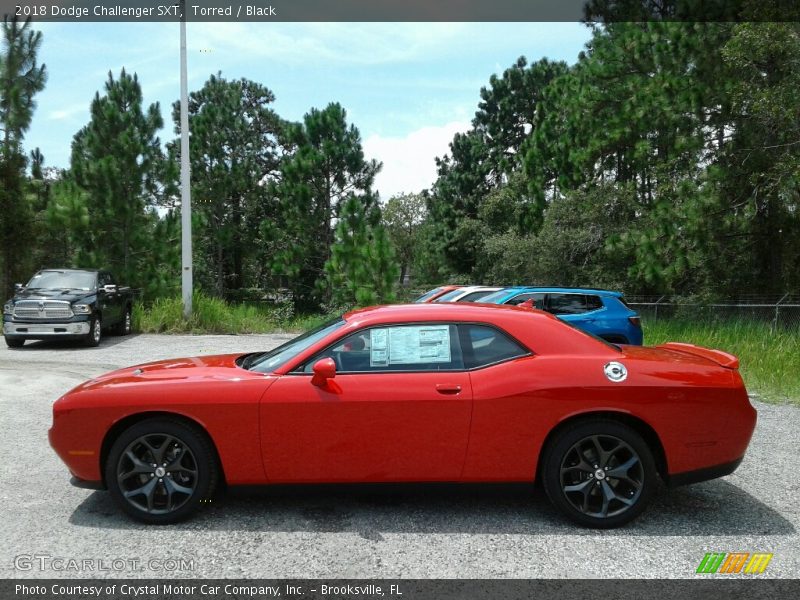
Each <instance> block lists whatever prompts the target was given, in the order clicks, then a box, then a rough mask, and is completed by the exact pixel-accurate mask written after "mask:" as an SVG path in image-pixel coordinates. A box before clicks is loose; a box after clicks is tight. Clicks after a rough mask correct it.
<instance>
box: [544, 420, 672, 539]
mask: <svg viewBox="0 0 800 600" xmlns="http://www.w3.org/2000/svg"><path fill="white" fill-rule="evenodd" d="M542 468H543V473H542V482H543V484H544V489H545V491H546V492H547V496H548V497H549V498H550V501H551V502H552V503H553V504H554V505H555V506H556V507H557V508H559V509H560V510H561V511H562V512H563V513H564V514H565V515H567V516H568V517H569V518H570V519H572V520H573V521H576V522H577V523H580V524H581V525H586V526H588V527H598V528H610V527H618V526H620V525H623V524H625V523H628V522H629V521H631V520H632V519H635V518H636V517H637V516H639V514H641V512H642V511H643V510H644V509H645V507H646V506H647V503H648V502H649V500H650V497H651V496H652V493H653V488H654V486H655V482H656V466H655V461H654V460H653V454H652V452H651V451H650V448H649V447H648V446H647V444H646V443H645V441H644V440H643V439H642V437H641V436H640V435H639V434H638V433H637V432H636V431H634V430H633V429H631V428H630V427H628V426H626V425H623V424H622V423H618V422H616V421H610V420H604V419H594V420H588V421H582V422H579V423H577V424H575V425H574V426H572V427H568V428H567V429H564V430H563V431H561V432H559V434H558V435H557V436H556V437H555V439H553V440H552V442H551V443H550V444H548V447H547V448H546V449H545V455H544V462H543V465H542Z"/></svg>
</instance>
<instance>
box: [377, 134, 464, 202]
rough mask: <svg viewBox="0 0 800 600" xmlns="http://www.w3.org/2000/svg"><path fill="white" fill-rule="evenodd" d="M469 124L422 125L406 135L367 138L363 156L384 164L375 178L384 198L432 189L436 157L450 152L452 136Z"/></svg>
mask: <svg viewBox="0 0 800 600" xmlns="http://www.w3.org/2000/svg"><path fill="white" fill-rule="evenodd" d="M470 126H471V125H470V123H469V121H453V122H451V123H447V124H446V125H441V126H438V127H423V128H421V129H417V130H416V131H412V132H411V133H409V134H408V135H406V136H403V137H384V136H380V135H371V136H369V137H367V138H366V139H365V140H364V155H365V156H366V157H367V158H374V159H375V160H378V161H380V162H382V163H383V169H381V172H380V173H378V176H377V177H376V179H375V188H376V189H377V190H378V191H379V192H380V194H381V199H382V200H384V201H385V200H388V199H389V198H391V197H392V196H394V195H396V194H402V193H417V192H421V191H422V190H423V189H426V188H430V187H431V185H432V184H433V182H434V181H435V180H436V160H435V159H436V157H437V156H444V155H445V154H447V153H448V152H449V150H450V148H449V146H448V144H449V143H450V142H451V141H452V140H453V136H454V135H455V134H456V133H459V132H464V131H467V130H469V128H470Z"/></svg>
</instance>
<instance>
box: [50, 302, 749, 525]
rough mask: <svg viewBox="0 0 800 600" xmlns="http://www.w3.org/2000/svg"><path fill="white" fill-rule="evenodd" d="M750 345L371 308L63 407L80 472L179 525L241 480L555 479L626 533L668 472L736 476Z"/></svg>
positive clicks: (481, 308)
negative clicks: (615, 339) (621, 341)
mask: <svg viewBox="0 0 800 600" xmlns="http://www.w3.org/2000/svg"><path fill="white" fill-rule="evenodd" d="M737 367H738V361H737V359H736V357H734V356H731V355H730V354H726V353H724V352H720V351H718V350H709V349H706V348H701V347H698V346H693V345H690V344H676V343H670V344H665V345H663V346H658V347H655V348H647V347H640V346H615V345H613V344H609V343H607V342H604V341H603V340H601V339H599V338H595V337H592V336H590V335H589V334H586V333H584V332H582V331H579V330H577V329H574V328H573V327H571V326H570V325H567V324H566V323H564V322H562V321H559V320H558V319H556V318H555V317H553V316H552V315H549V314H547V313H544V312H541V311H537V310H533V309H529V308H520V307H507V306H496V305H481V304H410V305H397V306H382V307H376V308H368V309H363V310H357V311H354V312H350V313H347V314H345V315H344V316H343V317H341V318H339V319H336V320H334V321H332V322H329V323H327V324H325V325H323V326H322V327H319V328H318V329H315V330H313V331H310V332H308V333H306V334H303V335H301V336H299V337H297V338H295V339H293V340H291V341H289V342H287V343H285V344H283V345H282V346H280V347H278V348H276V349H274V350H271V351H269V352H262V353H255V354H230V355H223V356H204V357H197V358H179V359H174V360H163V361H159V362H154V363H149V364H144V365H139V366H135V367H129V368H126V369H120V370H118V371H114V372H112V373H108V374H106V375H102V376H100V377H97V378H96V379H92V380H91V381H87V382H86V383H83V384H82V385H80V386H78V387H76V388H75V389H73V390H71V391H70V392H68V393H67V394H66V395H64V396H63V397H61V398H59V399H58V400H57V401H56V402H55V404H54V406H53V426H52V428H51V429H50V443H51V445H52V446H53V448H54V449H55V451H56V452H57V453H58V455H59V456H60V457H61V459H62V460H63V461H64V462H65V463H66V464H67V466H68V467H69V470H70V471H71V473H72V475H73V478H72V483H74V484H75V485H78V486H81V487H89V488H95V489H108V490H109V491H110V493H111V495H112V496H113V498H114V499H115V501H116V502H117V503H118V504H119V506H120V507H121V508H122V509H123V510H124V511H125V512H126V513H128V514H129V515H130V516H132V517H134V518H136V519H139V520H141V521H145V522H147V523H172V522H175V521H178V520H180V519H183V518H185V517H187V516H189V515H190V514H191V513H192V512H193V511H195V510H197V509H198V508H199V507H201V506H203V501H204V500H207V499H208V498H210V497H211V496H212V494H214V491H215V488H217V487H218V486H220V485H221V484H222V483H223V482H224V483H225V484H227V485H242V484H271V483H332V482H403V481H407V482H411V481H414V482H423V481H447V482H490V481H494V482H498V481H518V482H521V481H528V482H532V481H536V480H538V481H540V482H541V483H542V484H543V486H544V489H545V491H546V493H547V495H548V496H549V498H550V500H551V501H552V502H553V504H554V505H555V506H557V507H558V508H559V509H560V510H561V511H563V513H564V514H565V515H567V516H568V517H570V518H571V519H573V520H574V521H577V522H578V523H580V524H583V525H587V526H590V527H615V526H618V525H621V524H623V523H626V522H628V521H630V520H631V519H633V518H634V517H636V516H637V515H638V514H640V513H641V512H642V511H643V510H644V508H645V506H646V504H647V502H648V500H649V499H650V497H651V495H652V494H653V491H654V487H655V484H656V478H657V477H659V476H660V477H661V478H662V479H663V480H664V481H666V482H667V483H668V484H671V485H674V484H682V483H692V482H697V481H703V480H706V479H711V478H715V477H721V476H723V475H727V474H729V473H731V472H733V471H734V470H735V469H736V467H737V466H738V465H739V463H740V462H741V461H742V458H743V456H744V454H745V450H746V449H747V445H748V443H749V441H750V437H751V435H752V433H753V428H754V427H755V422H756V411H755V410H754V409H753V407H752V406H751V405H750V402H749V400H748V397H747V393H746V391H745V387H744V384H743V383H742V378H741V377H740V376H739V372H738V371H737Z"/></svg>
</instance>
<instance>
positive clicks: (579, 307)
mask: <svg viewBox="0 0 800 600" xmlns="http://www.w3.org/2000/svg"><path fill="white" fill-rule="evenodd" d="M549 296H550V298H549V302H548V306H547V311H548V312H551V313H553V314H554V315H579V314H581V313H584V312H586V303H585V301H584V296H583V294H549Z"/></svg>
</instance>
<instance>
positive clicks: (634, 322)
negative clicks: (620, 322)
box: [628, 317, 642, 328]
mask: <svg viewBox="0 0 800 600" xmlns="http://www.w3.org/2000/svg"><path fill="white" fill-rule="evenodd" d="M628 321H630V322H631V325H633V326H634V327H639V328H641V326H642V319H641V317H628Z"/></svg>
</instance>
